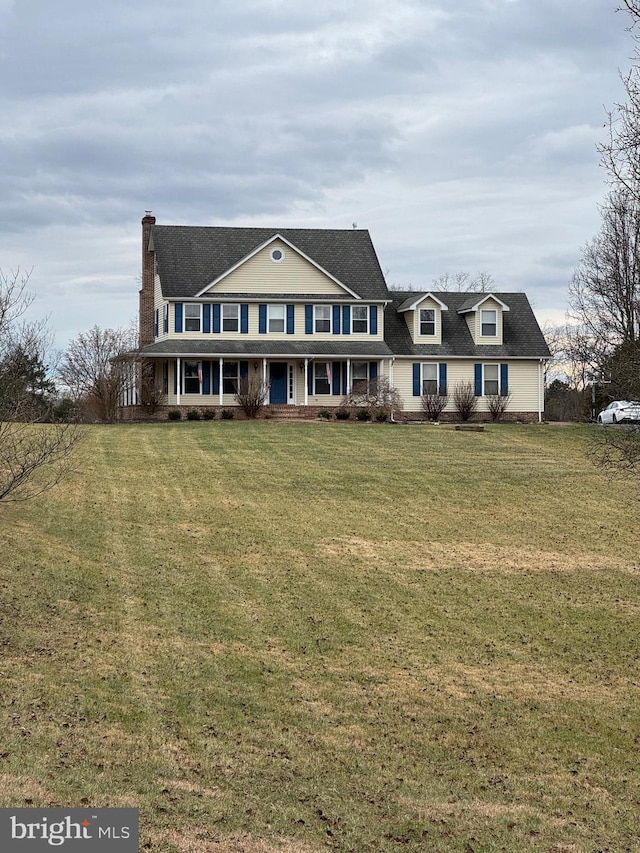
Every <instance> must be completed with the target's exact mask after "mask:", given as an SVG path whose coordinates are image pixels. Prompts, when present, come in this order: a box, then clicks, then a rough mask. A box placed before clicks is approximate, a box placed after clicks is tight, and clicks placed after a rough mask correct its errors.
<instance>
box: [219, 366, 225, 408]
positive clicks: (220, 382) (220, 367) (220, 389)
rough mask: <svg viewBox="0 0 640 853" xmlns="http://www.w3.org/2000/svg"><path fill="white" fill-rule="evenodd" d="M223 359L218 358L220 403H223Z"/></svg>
mask: <svg viewBox="0 0 640 853" xmlns="http://www.w3.org/2000/svg"><path fill="white" fill-rule="evenodd" d="M223 402H224V401H223V399H222V359H221V358H219V359H218V403H219V404H220V405H222V403H223Z"/></svg>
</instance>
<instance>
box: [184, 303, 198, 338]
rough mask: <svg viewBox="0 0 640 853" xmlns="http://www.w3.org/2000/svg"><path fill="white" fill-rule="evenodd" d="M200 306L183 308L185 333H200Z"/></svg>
mask: <svg viewBox="0 0 640 853" xmlns="http://www.w3.org/2000/svg"><path fill="white" fill-rule="evenodd" d="M200 328H201V326H200V305H189V304H187V305H185V306H184V330H185V332H199V331H200Z"/></svg>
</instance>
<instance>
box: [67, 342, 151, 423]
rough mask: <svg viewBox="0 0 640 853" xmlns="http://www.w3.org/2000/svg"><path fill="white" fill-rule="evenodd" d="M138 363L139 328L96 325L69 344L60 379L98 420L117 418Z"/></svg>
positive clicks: (108, 420) (70, 392) (109, 420)
mask: <svg viewBox="0 0 640 853" xmlns="http://www.w3.org/2000/svg"><path fill="white" fill-rule="evenodd" d="M137 363H138V355H137V333H136V330H135V328H133V327H130V328H128V329H101V328H99V327H98V326H94V327H93V328H92V329H89V331H88V332H82V333H81V334H79V335H78V337H77V338H75V339H74V340H73V341H71V343H70V344H69V348H68V349H67V351H66V353H64V355H63V357H62V363H61V365H60V370H59V378H60V381H61V382H62V383H63V384H64V385H65V386H66V387H67V388H68V389H69V394H70V395H71V397H72V399H74V400H75V401H77V402H80V403H82V404H83V405H84V406H85V407H86V408H87V409H88V411H89V412H90V415H91V416H92V417H93V418H95V419H96V420H100V421H107V422H112V421H115V420H116V417H117V412H118V405H119V403H120V400H121V397H122V394H123V392H124V391H125V388H126V387H127V385H128V383H130V382H131V379H132V372H133V370H134V366H135V365H136V364H137Z"/></svg>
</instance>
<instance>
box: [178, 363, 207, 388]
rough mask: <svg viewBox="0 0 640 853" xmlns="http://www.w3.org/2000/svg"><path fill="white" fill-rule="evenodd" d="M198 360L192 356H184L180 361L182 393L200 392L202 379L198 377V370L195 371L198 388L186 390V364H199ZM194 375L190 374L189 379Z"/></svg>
mask: <svg viewBox="0 0 640 853" xmlns="http://www.w3.org/2000/svg"><path fill="white" fill-rule="evenodd" d="M199 363H200V362H199V360H197V359H194V358H185V359H184V361H183V362H182V393H183V394H202V381H201V379H200V376H199V373H200V370H198V372H197V373H196V377H197V379H198V390H197V391H187V365H188V364H199ZM196 377H193V376H191V377H190V379H194V378H196Z"/></svg>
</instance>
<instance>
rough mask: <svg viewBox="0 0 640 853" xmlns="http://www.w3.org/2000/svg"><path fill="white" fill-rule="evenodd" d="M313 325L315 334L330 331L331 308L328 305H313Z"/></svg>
mask: <svg viewBox="0 0 640 853" xmlns="http://www.w3.org/2000/svg"><path fill="white" fill-rule="evenodd" d="M313 317H314V324H313V328H314V329H315V331H316V332H330V331H331V306H330V305H314V306H313Z"/></svg>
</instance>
